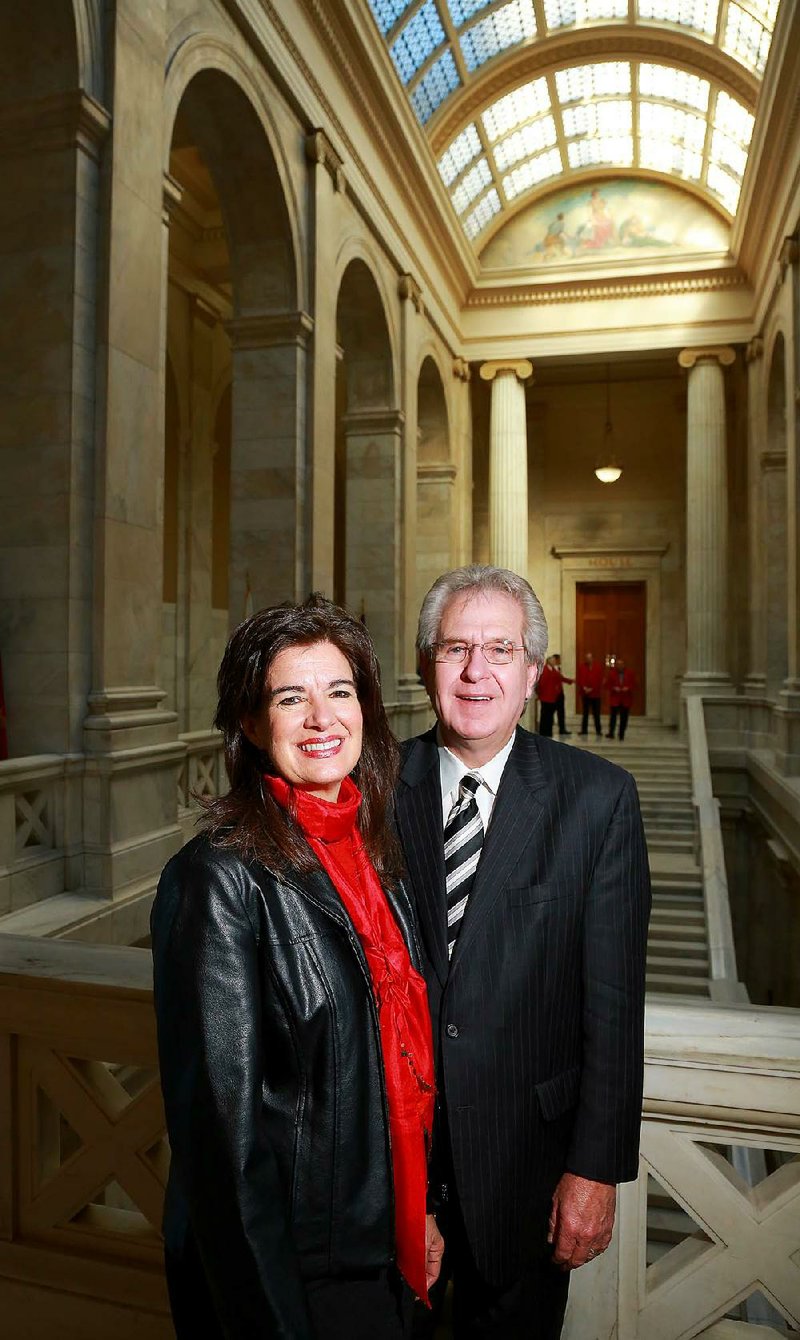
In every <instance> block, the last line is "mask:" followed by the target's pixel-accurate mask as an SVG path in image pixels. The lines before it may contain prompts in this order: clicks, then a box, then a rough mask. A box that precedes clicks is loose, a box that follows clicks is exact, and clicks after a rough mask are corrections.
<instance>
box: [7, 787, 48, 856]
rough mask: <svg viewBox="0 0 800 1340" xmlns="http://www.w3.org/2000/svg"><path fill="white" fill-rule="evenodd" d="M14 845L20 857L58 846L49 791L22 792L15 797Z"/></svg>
mask: <svg viewBox="0 0 800 1340" xmlns="http://www.w3.org/2000/svg"><path fill="white" fill-rule="evenodd" d="M14 821H15V825H14V826H15V833H14V845H15V850H16V853H17V855H18V856H22V855H28V854H29V853H31V852H35V851H49V850H51V849H52V848H53V847H54V846H55V845H56V844H55V839H54V832H53V806H52V797H51V793H50V791H49V790H44V791H20V792H18V793H17V794H16V795H15V796H14Z"/></svg>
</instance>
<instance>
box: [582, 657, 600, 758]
mask: <svg viewBox="0 0 800 1340" xmlns="http://www.w3.org/2000/svg"><path fill="white" fill-rule="evenodd" d="M577 680H578V688H579V689H580V691H581V695H582V698H583V720H582V721H581V735H588V734H589V713H590V712H591V714H592V718H593V720H594V729H595V733H596V735H597V738H598V740H599V739H600V737H601V735H602V733H603V729H602V726H601V725H600V702H601V699H602V696H603V667H602V665H601V663H600V662H599V661H595V659H594V656H593V655H592V653H591V652H590V651H587V652H586V655H585V656H584V658H583V664H582V665H580V666H579V667H578V674H577Z"/></svg>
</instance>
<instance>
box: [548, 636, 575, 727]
mask: <svg viewBox="0 0 800 1340" xmlns="http://www.w3.org/2000/svg"><path fill="white" fill-rule="evenodd" d="M550 664H551V665H552V667H553V669H554V670H555V671H557V673H558V675H559V677H560V679H561V692H560V693H559V695H558V697H557V698H556V720H557V721H558V733H559V735H571V734H572V731H571V730H567V721H566V714H565V704H564V685H565V684H574V683H575V680H574V679H568V678H567V676H566V675H565V674H562V671H561V656H560V655H559V653H558V652H557V651H554V652H553V654H552V656H551V657H550Z"/></svg>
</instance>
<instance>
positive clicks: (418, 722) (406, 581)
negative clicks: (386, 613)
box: [382, 274, 428, 738]
mask: <svg viewBox="0 0 800 1340" xmlns="http://www.w3.org/2000/svg"><path fill="white" fill-rule="evenodd" d="M397 296H398V298H399V299H400V357H401V365H400V403H401V405H402V410H403V417H404V423H403V432H402V453H401V455H402V465H401V485H400V487H401V498H402V502H401V518H402V520H401V526H402V535H401V541H400V553H399V554H398V559H399V561H400V572H399V574H398V577H399V601H400V605H399V611H398V613H399V628H398V663H397V703H398V711H397V715H396V716H394V717H393V719H392V728H393V730H394V731H395V733H396V734H397V735H399V736H401V738H402V737H403V736H406V737H407V736H411V735H415V734H417V733H418V731H419V730H422V729H424V726H425V724H426V720H425V714H426V710H427V701H428V700H427V695H426V693H425V690H424V689H423V687H422V685H421V684H420V682H419V679H418V677H417V656H416V636H417V618H418V616H419V601H418V599H417V581H416V578H417V552H418V549H419V517H418V512H417V473H418V445H419V427H418V410H419V347H420V343H421V334H422V332H423V330H424V318H425V304H424V302H423V299H422V290H421V288H420V286H419V284H418V283H417V281H416V279H415V278H414V276H413V275H411V274H401V275H400V277H399V279H398V281H397ZM382 669H383V674H384V677H385V675H386V673H387V669H388V667H386V666H383V667H382ZM384 693H385V688H384Z"/></svg>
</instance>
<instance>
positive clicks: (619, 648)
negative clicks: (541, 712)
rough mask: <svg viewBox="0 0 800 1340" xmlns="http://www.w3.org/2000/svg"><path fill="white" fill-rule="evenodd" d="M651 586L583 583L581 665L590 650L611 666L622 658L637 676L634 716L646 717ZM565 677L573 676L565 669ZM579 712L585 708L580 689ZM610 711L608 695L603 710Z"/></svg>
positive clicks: (578, 623)
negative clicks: (647, 619) (648, 596)
mask: <svg viewBox="0 0 800 1340" xmlns="http://www.w3.org/2000/svg"><path fill="white" fill-rule="evenodd" d="M646 614H647V587H646V585H645V583H644V582H579V583H578V587H577V607H576V611H575V645H576V650H577V658H578V659H577V664H578V665H580V663H581V661H582V660H583V658H584V656H585V654H586V652H587V651H590V652H591V653H592V655H593V656H594V659H595V661H600V662H601V663H602V664H603V665H605V666H608V665H610V663H611V658H612V657H614V658H616V657H619V656H622V657H623V658H624V660H625V664H626V665H627V666H628V667H629V668H630V669H631V670H633V672H634V674H635V675H636V692H635V694H634V696H633V705H632V707H631V715H632V716H643V715H644V711H645V703H646V684H645V666H646V659H645V650H646V648H645V630H646V626H647V625H646ZM564 673H565V674H570V673H572V672H571V671H567V670H565V672H564ZM575 706H576V711H580V709H581V707H582V702H581V697H580V694H579V693H578V692H577V690H576V695H575ZM607 710H608V694H607V693H604V694H603V711H604V712H605V711H607Z"/></svg>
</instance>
